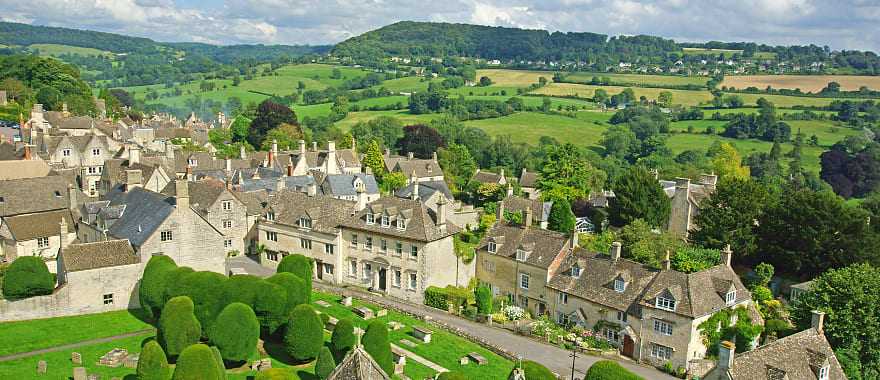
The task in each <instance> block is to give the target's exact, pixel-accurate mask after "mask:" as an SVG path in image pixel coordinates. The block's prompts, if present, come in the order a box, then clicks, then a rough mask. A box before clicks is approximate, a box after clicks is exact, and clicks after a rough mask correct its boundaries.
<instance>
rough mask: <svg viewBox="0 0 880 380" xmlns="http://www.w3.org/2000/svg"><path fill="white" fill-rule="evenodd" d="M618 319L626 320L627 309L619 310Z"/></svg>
mask: <svg viewBox="0 0 880 380" xmlns="http://www.w3.org/2000/svg"><path fill="white" fill-rule="evenodd" d="M617 320H618V321H620V322H626V312H625V311H620V310H618V311H617Z"/></svg>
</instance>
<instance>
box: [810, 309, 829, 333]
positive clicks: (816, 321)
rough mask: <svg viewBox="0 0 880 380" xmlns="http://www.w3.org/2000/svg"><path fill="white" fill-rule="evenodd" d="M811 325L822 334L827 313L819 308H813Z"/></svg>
mask: <svg viewBox="0 0 880 380" xmlns="http://www.w3.org/2000/svg"><path fill="white" fill-rule="evenodd" d="M810 327H812V328H813V329H814V330H816V331H817V332H818V333H820V334H822V333H824V329H825V313H824V312H821V311H819V310H813V315H812V319H810Z"/></svg>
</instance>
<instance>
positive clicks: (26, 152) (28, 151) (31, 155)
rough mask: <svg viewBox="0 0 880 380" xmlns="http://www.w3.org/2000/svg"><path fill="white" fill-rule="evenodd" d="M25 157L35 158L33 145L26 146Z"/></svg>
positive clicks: (27, 158)
mask: <svg viewBox="0 0 880 380" xmlns="http://www.w3.org/2000/svg"><path fill="white" fill-rule="evenodd" d="M24 159H25V160H33V159H34V155H33V153H31V146H30V145H25V146H24Z"/></svg>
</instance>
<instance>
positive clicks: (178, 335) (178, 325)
mask: <svg viewBox="0 0 880 380" xmlns="http://www.w3.org/2000/svg"><path fill="white" fill-rule="evenodd" d="M157 330H158V331H157V338H158V341H159V344H160V345H161V346H162V348H163V349H165V353H167V354H168V356H169V357H172V358H174V357H177V356H178V355H180V354H181V352H182V351H183V350H184V349H185V348H187V347H189V346H190V345H193V344H196V343H198V342H199V338H201V336H202V327H201V325H200V324H199V320H198V319H197V318H196V316H195V314H193V303H192V300H191V299H189V297H186V296H180V297H174V298H172V299H171V300H169V301H168V302H167V303H165V308H164V309H162V316H161V317H159V328H158V329H157Z"/></svg>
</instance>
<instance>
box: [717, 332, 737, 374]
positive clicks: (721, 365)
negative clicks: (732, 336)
mask: <svg viewBox="0 0 880 380" xmlns="http://www.w3.org/2000/svg"><path fill="white" fill-rule="evenodd" d="M735 353H736V345H734V344H733V342H731V341H728V340H725V341H723V342H721V344H720V345H719V346H718V369H719V370H720V371H721V373H726V372H727V371H728V370H730V369H731V368H733V356H734V354H735Z"/></svg>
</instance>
